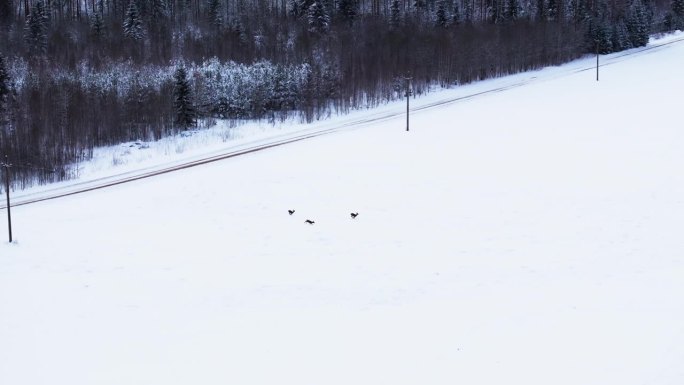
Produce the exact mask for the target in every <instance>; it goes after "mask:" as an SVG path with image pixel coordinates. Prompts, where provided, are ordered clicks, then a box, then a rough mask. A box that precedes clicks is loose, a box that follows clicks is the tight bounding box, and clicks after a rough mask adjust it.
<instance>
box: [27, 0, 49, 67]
mask: <svg viewBox="0 0 684 385" xmlns="http://www.w3.org/2000/svg"><path fill="white" fill-rule="evenodd" d="M47 21H48V19H47V15H46V13H45V6H44V5H43V2H42V1H40V0H39V1H38V2H37V3H35V4H34V5H33V8H31V13H30V14H29V17H28V18H27V19H26V27H25V30H24V38H25V40H26V44H27V45H28V48H29V51H30V52H31V53H32V54H33V55H43V54H45V53H46V52H47Z"/></svg>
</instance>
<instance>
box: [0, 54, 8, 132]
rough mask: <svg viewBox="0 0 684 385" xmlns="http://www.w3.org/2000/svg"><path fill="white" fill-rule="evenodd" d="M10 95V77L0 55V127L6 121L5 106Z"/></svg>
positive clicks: (3, 59) (6, 108)
mask: <svg viewBox="0 0 684 385" xmlns="http://www.w3.org/2000/svg"><path fill="white" fill-rule="evenodd" d="M9 95H10V77H9V73H8V72H7V65H6V64H5V58H4V57H3V56H2V54H0V125H2V124H4V123H5V122H6V121H7V110H8V107H7V104H8V100H9Z"/></svg>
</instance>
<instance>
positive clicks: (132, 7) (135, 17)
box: [123, 0, 143, 40]
mask: <svg viewBox="0 0 684 385" xmlns="http://www.w3.org/2000/svg"><path fill="white" fill-rule="evenodd" d="M123 31H124V35H126V37H129V38H131V39H133V40H140V39H142V38H143V29H142V20H141V18H140V11H138V6H137V5H136V4H135V0H131V2H130V3H129V4H128V9H127V10H126V19H124V23H123Z"/></svg>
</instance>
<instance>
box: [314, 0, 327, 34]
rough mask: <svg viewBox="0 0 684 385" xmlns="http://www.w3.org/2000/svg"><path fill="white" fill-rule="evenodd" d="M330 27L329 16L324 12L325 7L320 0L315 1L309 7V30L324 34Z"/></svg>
mask: <svg viewBox="0 0 684 385" xmlns="http://www.w3.org/2000/svg"><path fill="white" fill-rule="evenodd" d="M329 28H330V16H328V14H327V13H325V8H323V4H321V2H320V1H316V2H314V3H313V4H311V7H309V32H313V33H317V34H325V33H327V32H328V30H329Z"/></svg>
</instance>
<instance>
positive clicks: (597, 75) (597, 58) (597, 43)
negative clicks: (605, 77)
mask: <svg viewBox="0 0 684 385" xmlns="http://www.w3.org/2000/svg"><path fill="white" fill-rule="evenodd" d="M596 81H599V41H598V39H596Z"/></svg>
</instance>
